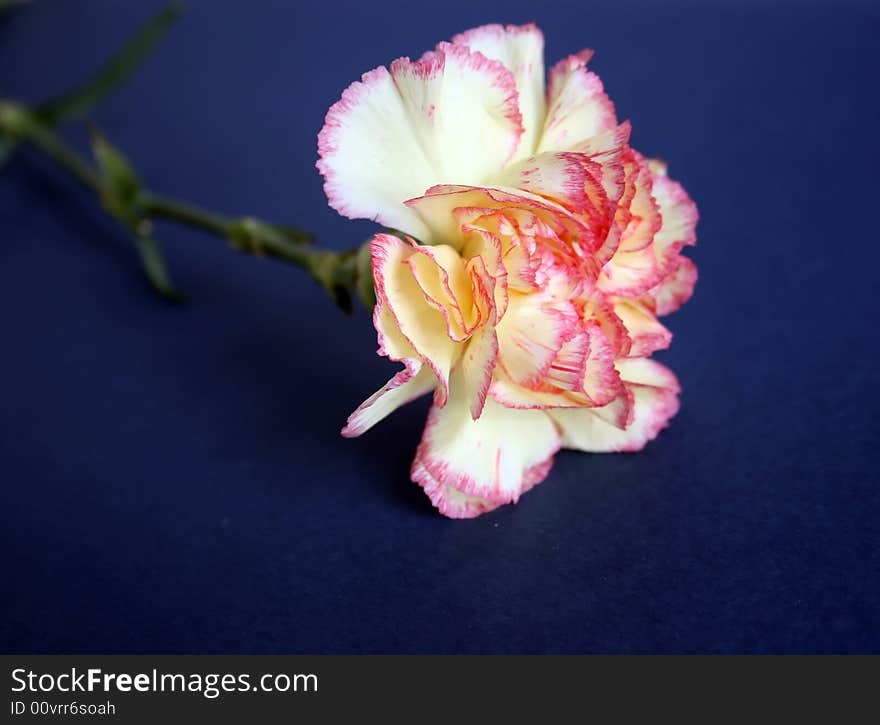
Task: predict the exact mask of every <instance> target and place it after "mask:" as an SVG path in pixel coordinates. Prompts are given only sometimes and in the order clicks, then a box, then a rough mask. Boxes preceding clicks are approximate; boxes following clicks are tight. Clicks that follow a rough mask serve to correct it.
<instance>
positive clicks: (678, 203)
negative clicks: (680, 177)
mask: <svg viewBox="0 0 880 725" xmlns="http://www.w3.org/2000/svg"><path fill="white" fill-rule="evenodd" d="M652 166H653V168H655V169H656V168H657V166H656V165H654V164H652ZM652 187H653V188H652V194H653V196H654V199H656V200H657V205H658V206H659V207H660V216H661V217H662V219H663V222H662V224H661V226H660V229H659V231H658V232H657V233H656V234H655V235H654V250H655V253H656V255H657V258H658V260H660V264H661V267H662V268H663V271H664V272H667V271H668V270H669V269H671V268H672V266H673V265H674V264H675V258H676V256H677V255H678V253H679V252H680V251H681V248H682V247H684V246H687V245H691V244H696V242H697V220H698V219H699V214H698V213H697V205H696V204H694V202H693V201H692V200H691V198H690V197H689V196H688V194H687V192H686V191H685V190H684V187H683V186H682V185H681V184H679V183H678V182H677V181H673V180H672V179H670V178H669V177H668V176H666V175H665V171H664V173H659V174H658V173H656V172H655V173H654V175H653V182H652Z"/></svg>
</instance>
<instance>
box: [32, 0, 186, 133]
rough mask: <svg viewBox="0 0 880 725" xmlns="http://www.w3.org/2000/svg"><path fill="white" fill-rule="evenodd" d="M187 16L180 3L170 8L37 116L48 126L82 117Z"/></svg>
mask: <svg viewBox="0 0 880 725" xmlns="http://www.w3.org/2000/svg"><path fill="white" fill-rule="evenodd" d="M182 14H183V8H182V6H181V5H180V4H179V3H176V2H172V3H170V4H169V5H166V6H165V7H164V8H163V9H162V10H160V11H159V13H158V14H157V15H155V16H154V17H153V19H152V20H150V21H148V22H147V23H146V25H144V26H143V27H142V28H141V29H140V30H139V31H138V32H137V33H136V34H135V35H134V36H133V37H132V38H131V40H129V41H128V42H127V43H126V44H125V45H124V46H123V47H122V49H121V50H120V51H119V52H118V53H116V55H114V56H113V57H112V58H111V59H110V60H109V61H108V62H107V63H106V64H105V65H104V66H102V67H101V68H100V69H99V70H98V72H97V73H95V75H94V76H92V78H91V79H89V80H88V81H86V82H85V83H84V84H83V85H81V86H79V87H77V88H74V89H73V90H71V91H68V92H67V93H65V94H63V95H62V96H60V97H59V98H56V99H54V100H52V101H49V102H47V103H44V104H43V105H41V106H39V107H38V108H37V109H36V110H35V113H36V114H37V116H38V117H39V118H40V119H42V120H43V121H44V122H45V123H47V124H50V125H52V124H55V123H58V122H60V121H67V120H70V119H73V118H82V117H83V116H86V115H88V114H89V112H90V111H91V110H92V109H93V108H94V107H95V106H96V105H98V104H99V103H100V102H101V101H102V100H104V99H105V98H106V97H107V96H109V95H110V94H111V93H113V91H115V90H116V89H117V88H119V87H120V86H121V85H122V84H123V83H124V82H125V81H126V80H127V79H128V78H129V77H130V76H131V75H132V73H134V71H135V70H137V68H138V66H140V65H141V63H143V61H144V60H145V59H146V58H147V57H148V56H149V54H150V52H151V51H152V50H153V48H154V47H155V46H156V44H157V43H158V42H159V40H161V38H162V36H164V35H165V33H166V31H167V30H168V29H169V28H170V27H171V26H172V25H173V24H174V23H175V21H176V20H177V19H178V18H179V17H180V16H181V15H182Z"/></svg>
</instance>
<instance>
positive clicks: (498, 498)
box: [412, 376, 560, 518]
mask: <svg viewBox="0 0 880 725" xmlns="http://www.w3.org/2000/svg"><path fill="white" fill-rule="evenodd" d="M456 377H457V376H456ZM458 382H459V381H458V380H457V379H456V380H455V381H454V382H453V385H452V389H453V391H457V390H459V385H458ZM559 444H560V437H559V434H558V432H557V430H556V428H555V426H554V425H553V423H552V422H551V421H550V418H548V417H547V415H546V414H545V413H543V412H541V411H535V410H511V409H509V408H505V407H503V406H501V405H498V404H497V403H495V402H494V401H492V400H491V399H487V400H486V406H485V408H484V409H483V414H482V415H481V416H480V418H479V419H477V420H473V418H472V417H471V413H470V406H469V401H468V399H467V396H465V395H459V394H457V393H455V394H453V396H452V397H451V398H450V399H449V403H448V404H447V405H446V407H444V408H439V407H437V406H434V407H433V408H432V409H431V412H430V414H429V415H428V422H427V424H426V426H425V432H424V435H423V437H422V442H421V443H420V444H419V448H418V451H417V453H416V458H415V461H414V462H413V467H412V477H413V480H414V481H416V482H417V483H419V484H420V485H421V486H422V487H423V488H424V489H425V493H427V494H428V496H429V497H430V499H431V501H432V503H433V504H434V505H435V506H436V507H437V508H438V509H439V510H440V511H441V512H442V513H444V514H445V515H447V516H450V517H453V518H468V517H472V516H477V515H479V514H480V513H483V512H484V511H487V510H489V509H491V508H494V507H496V506H498V505H500V504H505V503H513V502H516V501H517V500H518V499H519V497H520V495H521V494H522V493H523V492H525V491H527V490H528V489H529V488H531V487H532V486H534V485H535V484H536V483H539V482H540V481H542V480H543V479H544V478H545V477H546V475H547V473H548V472H549V470H550V467H551V466H552V464H553V455H554V454H555V453H556V451H557V450H558V449H559Z"/></svg>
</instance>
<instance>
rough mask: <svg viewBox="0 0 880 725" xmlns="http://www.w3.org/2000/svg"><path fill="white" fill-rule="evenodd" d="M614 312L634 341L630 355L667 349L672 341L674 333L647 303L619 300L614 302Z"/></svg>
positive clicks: (645, 354)
mask: <svg viewBox="0 0 880 725" xmlns="http://www.w3.org/2000/svg"><path fill="white" fill-rule="evenodd" d="M614 313H615V314H616V315H617V317H618V318H619V319H620V320H621V322H623V325H624V327H626V331H627V335H628V336H629V339H630V340H631V342H632V345H631V347H630V350H629V355H630V356H632V357H645V356H647V355H650V354H651V353H653V352H656V351H657V350H665V349H666V348H667V347H669V344H670V343H671V342H672V333H671V332H670V331H669V330H667V329H666V328H665V327H664V326H663V325H662V324H660V322H659V321H658V320H657V318H656V317H654V315H653V314H651V311H650V310H649V309H648V308H646V307H645V305H643V304H640V303H639V302H636V301H635V300H618V301H617V302H615V304H614Z"/></svg>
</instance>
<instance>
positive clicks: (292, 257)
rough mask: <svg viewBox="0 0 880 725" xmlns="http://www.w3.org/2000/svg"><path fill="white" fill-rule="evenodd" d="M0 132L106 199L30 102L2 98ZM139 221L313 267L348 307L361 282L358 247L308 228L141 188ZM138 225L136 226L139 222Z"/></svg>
mask: <svg viewBox="0 0 880 725" xmlns="http://www.w3.org/2000/svg"><path fill="white" fill-rule="evenodd" d="M0 134H5V135H7V136H8V137H10V138H11V139H13V140H15V141H21V142H25V143H29V144H30V145H31V146H33V147H34V148H35V149H37V150H38V151H40V152H41V153H42V154H43V155H45V156H46V157H47V158H49V159H51V160H52V161H54V162H55V163H56V164H57V165H58V166H59V167H61V168H62V169H64V170H65V171H67V172H68V173H69V174H70V175H71V176H73V177H74V178H75V179H76V180H77V181H78V182H80V183H81V184H82V185H83V186H84V187H85V188H86V189H88V190H89V191H90V192H92V193H93V194H95V195H96V196H97V197H98V198H99V199H101V198H102V192H103V187H102V179H101V177H100V175H99V174H98V173H97V172H96V170H95V169H94V168H93V166H92V165H91V164H89V162H88V161H86V160H85V159H84V158H82V157H81V156H80V155H79V154H77V153H76V151H74V150H73V149H72V148H70V146H68V145H67V144H66V143H65V142H64V141H63V140H62V139H61V137H59V136H58V135H57V134H55V133H54V132H53V131H52V130H51V129H50V128H49V127H48V126H47V125H46V124H45V123H44V122H43V121H41V120H40V119H39V118H38V117H37V116H36V115H35V114H34V113H32V112H31V111H30V110H29V109H27V108H26V107H24V106H22V105H20V104H17V103H14V102H10V101H0ZM132 213H133V214H134V215H135V217H136V219H137V220H139V221H144V222H147V221H149V220H156V219H164V220H168V221H172V222H176V223H178V224H182V225H184V226H188V227H192V228H194V229H199V230H201V231H203V232H206V233H208V234H212V235H214V236H218V237H221V238H222V239H225V240H226V241H228V242H229V243H230V244H231V245H232V246H233V247H235V248H236V249H238V250H239V251H243V252H250V253H253V254H256V255H259V256H269V257H275V258H278V259H283V260H285V261H287V262H289V263H291V264H294V265H296V266H298V267H301V268H302V269H305V270H306V271H308V272H309V273H310V274H311V275H312V277H313V278H314V279H315V280H317V281H318V282H319V283H320V284H321V285H322V286H323V287H324V288H325V289H326V290H327V291H328V292H329V293H330V294H331V296H333V298H334V299H335V300H336V302H337V303H339V304H340V305H341V306H343V307H347V302H346V301H347V300H349V297H348V294H347V291H348V290H350V289H352V288H355V287H356V285H357V279H356V276H357V274H358V271H357V269H356V265H354V264H353V260H354V258H355V256H356V252H357V250H349V251H346V252H335V251H330V250H322V249H316V248H314V247H311V246H309V245H308V242H309V241H310V240H311V238H312V237H311V235H310V234H308V233H307V232H303V231H299V230H295V229H288V228H285V227H279V226H276V225H274V224H269V223H267V222H263V221H260V220H258V219H254V218H251V217H241V218H233V217H228V216H225V215H222V214H218V213H215V212H212V211H208V210H206V209H202V208H200V207H198V206H195V205H194V204H190V203H188V202H183V201H178V200H176V199H170V198H168V197H165V196H161V195H158V194H154V193H152V192H150V191H148V190H147V189H143V188H139V189H138V190H137V194H136V196H135V200H134V202H133V204H132ZM135 226H136V225H135Z"/></svg>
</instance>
